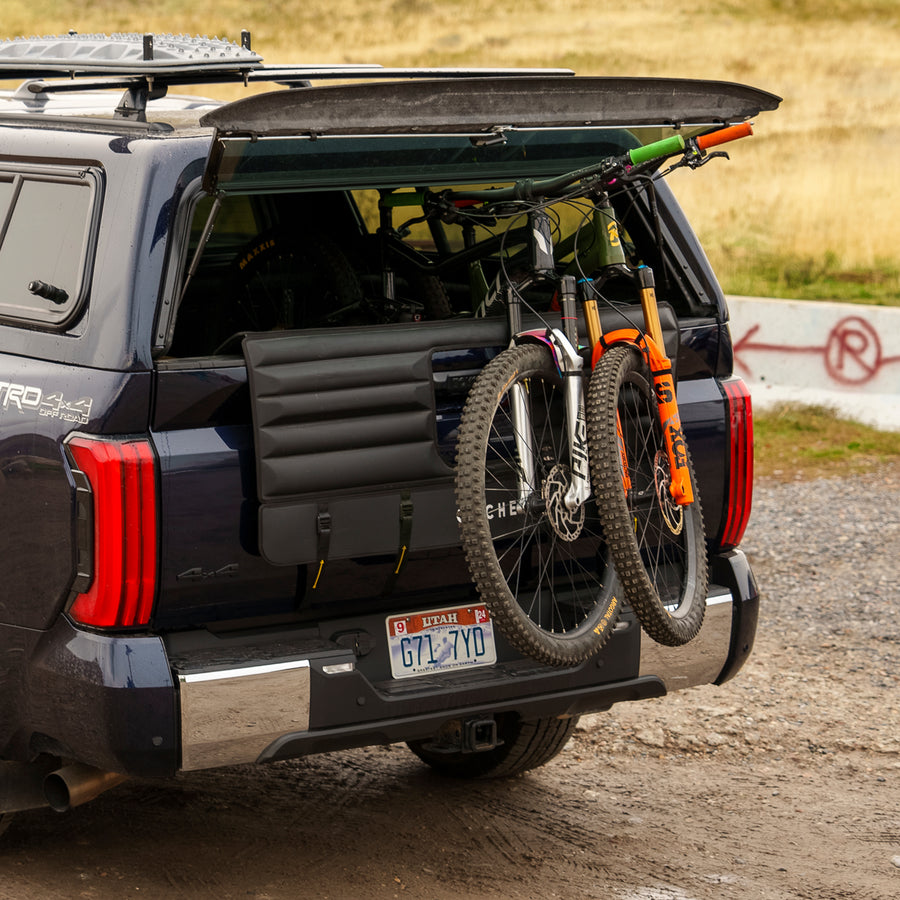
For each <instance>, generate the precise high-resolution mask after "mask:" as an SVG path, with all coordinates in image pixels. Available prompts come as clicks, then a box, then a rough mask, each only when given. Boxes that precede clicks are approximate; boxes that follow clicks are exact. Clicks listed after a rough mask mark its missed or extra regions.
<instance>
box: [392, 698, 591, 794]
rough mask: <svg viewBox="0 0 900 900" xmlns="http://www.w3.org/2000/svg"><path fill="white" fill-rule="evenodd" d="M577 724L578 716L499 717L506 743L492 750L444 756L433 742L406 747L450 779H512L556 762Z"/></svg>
mask: <svg viewBox="0 0 900 900" xmlns="http://www.w3.org/2000/svg"><path fill="white" fill-rule="evenodd" d="M577 724H578V717H577V716H574V717H572V718H570V719H535V720H534V721H531V722H523V721H522V720H521V719H520V718H519V717H518V716H515V715H513V714H511V713H510V714H507V715H505V716H498V717H497V735H498V737H499V738H500V740H502V741H503V743H502V744H501V745H500V746H499V747H495V748H494V749H493V750H485V751H483V752H481V753H462V752H461V751H453V752H449V753H441V752H440V751H436V750H434V749H431V744H432V742H431V741H410V742H409V744H408V745H407V746H408V747H409V749H410V750H412V752H413V753H415V754H416V756H418V757H419V759H421V760H422V762H424V763H427V764H428V765H429V766H431V768H432V769H434V770H435V772H438V773H440V774H441V775H445V776H447V777H450V778H473V779H474V778H509V777H510V776H513V775H520V774H521V773H522V772H527V771H529V770H530V769H536V768H537V767H538V766H542V765H544V763H546V762H549V761H550V760H551V759H553V757H554V756H556V755H557V754H558V753H559V752H560V751H561V750H562V749H563V747H565V745H566V744H567V743H568V742H569V739H570V738H571V737H572V735H573V734H574V733H575V726H576V725H577ZM450 727H452V724H451V726H450ZM426 745H428V746H426Z"/></svg>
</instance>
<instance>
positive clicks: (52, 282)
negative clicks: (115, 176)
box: [0, 170, 98, 326]
mask: <svg viewBox="0 0 900 900" xmlns="http://www.w3.org/2000/svg"><path fill="white" fill-rule="evenodd" d="M97 181H98V179H97V177H96V174H94V173H91V172H89V171H80V172H76V171H74V170H71V171H70V170H66V171H61V172H49V171H48V172H46V173H44V172H41V173H33V172H8V171H7V172H0V317H2V318H3V319H11V320H21V321H27V322H31V323H39V324H44V325H50V326H56V325H61V324H62V323H64V322H65V321H66V320H67V319H69V318H70V317H71V316H72V315H73V314H74V312H75V311H76V310H77V308H78V306H79V305H80V303H81V301H82V299H83V295H84V293H85V289H86V280H87V278H86V276H87V273H88V270H89V267H88V263H89V256H90V253H89V251H90V247H91V236H92V233H93V228H92V223H93V219H94V216H93V210H94V208H95V203H96V198H97Z"/></svg>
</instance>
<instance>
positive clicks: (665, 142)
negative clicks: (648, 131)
mask: <svg viewBox="0 0 900 900" xmlns="http://www.w3.org/2000/svg"><path fill="white" fill-rule="evenodd" d="M683 150H684V138H683V137H682V136H681V135H680V134H675V135H673V136H672V137H669V138H663V139H662V140H661V141H654V142H653V143H652V144H645V145H644V146H643V147H636V148H635V149H634V150H629V151H628V156H629V157H630V159H631V164H632V165H635V166H639V165H640V164H641V163H645V162H650V160H652V159H662V157H664V156H674V155H675V154H676V153H681V152H682V151H683Z"/></svg>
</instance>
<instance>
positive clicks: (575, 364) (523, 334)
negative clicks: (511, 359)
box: [513, 328, 583, 375]
mask: <svg viewBox="0 0 900 900" xmlns="http://www.w3.org/2000/svg"><path fill="white" fill-rule="evenodd" d="M513 343H514V344H516V345H519V344H544V345H545V346H546V347H549V348H550V352H551V353H552V354H553V363H554V365H555V366H556V369H557V371H558V372H559V374H560V375H565V373H566V372H567V371H577V370H579V369H581V367H582V365H583V361H582V359H581V357H580V356H579V355H578V353H577V351H576V350H574V348H572V345H571V344H570V343H569V342H568V340H566V338H565V336H564V335H563V334H562V332H560V331H557V330H556V329H555V328H553V329H550V328H538V329H534V330H533V331H520V332H519V333H518V334H517V335H516V336H515V337H514V338H513ZM566 361H568V363H567V362H566Z"/></svg>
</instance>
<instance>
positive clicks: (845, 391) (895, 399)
mask: <svg viewBox="0 0 900 900" xmlns="http://www.w3.org/2000/svg"><path fill="white" fill-rule="evenodd" d="M728 309H729V310H730V313H731V336H732V339H733V341H734V369H735V373H736V374H738V375H740V376H741V377H742V378H743V379H744V380H745V381H746V382H747V384H748V386H749V387H750V393H751V395H752V397H753V404H754V406H755V407H756V408H765V407H766V406H771V405H772V404H773V403H776V402H781V401H784V400H790V401H796V402H800V403H809V404H822V405H827V406H832V407H834V408H835V409H837V411H838V412H839V413H840V414H841V415H845V416H847V417H849V418H852V419H855V420H857V421H859V422H865V423H867V424H870V425H875V426H877V427H879V428H883V429H886V430H894V431H900V308H896V307H884V306H863V305H857V304H848V303H827V302H821V301H810V300H763V299H760V298H757V297H729V298H728Z"/></svg>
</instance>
